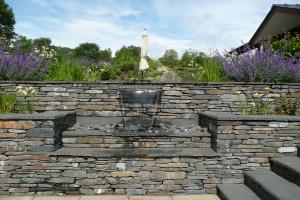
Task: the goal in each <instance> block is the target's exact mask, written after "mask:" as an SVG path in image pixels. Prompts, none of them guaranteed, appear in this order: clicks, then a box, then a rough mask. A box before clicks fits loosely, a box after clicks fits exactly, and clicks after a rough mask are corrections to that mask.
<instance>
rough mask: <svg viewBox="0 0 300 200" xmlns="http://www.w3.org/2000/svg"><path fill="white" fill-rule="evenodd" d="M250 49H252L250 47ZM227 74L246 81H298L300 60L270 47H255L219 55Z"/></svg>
mask: <svg viewBox="0 0 300 200" xmlns="http://www.w3.org/2000/svg"><path fill="white" fill-rule="evenodd" d="M249 50H250V49H249ZM218 57H219V60H220V61H221V63H222V64H223V68H224V70H225V73H226V74H227V76H228V77H229V78H230V79H231V80H233V81H245V82H248V81H250V82H298V81H300V60H299V59H297V58H296V57H291V58H286V57H285V56H284V55H283V54H282V53H281V52H279V51H275V52H274V51H272V49H271V48H270V47H265V49H263V50H261V49H255V50H251V51H248V52H246V53H244V54H242V55H238V54H234V53H233V54H231V55H229V56H227V57H222V56H220V55H219V56H218Z"/></svg>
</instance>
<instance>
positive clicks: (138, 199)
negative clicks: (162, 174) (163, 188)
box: [128, 195, 172, 200]
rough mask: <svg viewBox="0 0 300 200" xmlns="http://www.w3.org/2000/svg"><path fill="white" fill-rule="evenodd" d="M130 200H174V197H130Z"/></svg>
mask: <svg viewBox="0 0 300 200" xmlns="http://www.w3.org/2000/svg"><path fill="white" fill-rule="evenodd" d="M128 200H172V196H159V195H156V196H148V195H146V196H129V199H128Z"/></svg>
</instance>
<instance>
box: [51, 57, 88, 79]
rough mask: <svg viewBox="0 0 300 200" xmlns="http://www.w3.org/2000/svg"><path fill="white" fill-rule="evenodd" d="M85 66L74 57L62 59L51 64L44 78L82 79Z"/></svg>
mask: <svg viewBox="0 0 300 200" xmlns="http://www.w3.org/2000/svg"><path fill="white" fill-rule="evenodd" d="M86 73H87V68H86V67H85V66H83V65H82V64H81V63H80V62H78V61H76V60H74V59H70V60H67V59H64V60H63V61H62V62H60V63H58V64H57V65H55V66H52V67H51V69H50V72H49V74H48V76H47V78H46V80H52V81H83V80H85V77H86V75H85V74H86Z"/></svg>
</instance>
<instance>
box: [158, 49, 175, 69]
mask: <svg viewBox="0 0 300 200" xmlns="http://www.w3.org/2000/svg"><path fill="white" fill-rule="evenodd" d="M159 61H160V62H161V63H162V64H163V65H165V66H167V67H170V68H176V67H177V66H178V64H179V60H178V53H177V52H176V51H175V50H174V49H169V50H166V52H165V54H164V55H163V56H162V57H161V58H160V59H159Z"/></svg>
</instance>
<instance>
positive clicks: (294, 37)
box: [271, 33, 300, 57]
mask: <svg viewBox="0 0 300 200" xmlns="http://www.w3.org/2000/svg"><path fill="white" fill-rule="evenodd" d="M271 44H272V48H273V50H274V51H280V52H281V53H283V54H284V55H285V56H286V57H293V56H298V57H300V34H297V33H296V34H292V33H286V34H285V36H284V37H283V38H275V39H274V40H273V41H271Z"/></svg>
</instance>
